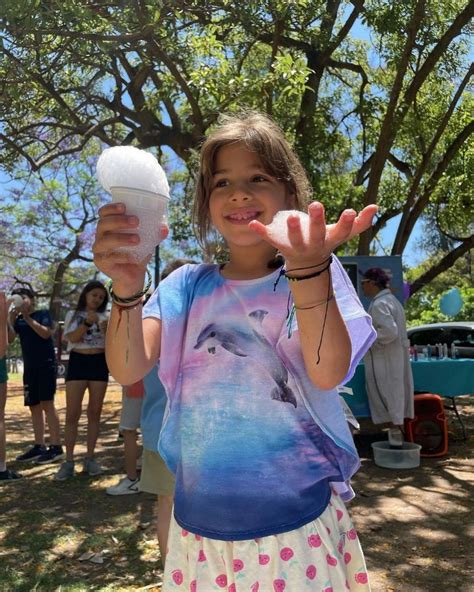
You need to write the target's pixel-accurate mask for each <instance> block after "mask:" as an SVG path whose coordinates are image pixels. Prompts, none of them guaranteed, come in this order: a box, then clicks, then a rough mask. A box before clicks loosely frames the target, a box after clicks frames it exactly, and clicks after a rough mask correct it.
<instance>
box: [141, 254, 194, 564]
mask: <svg viewBox="0 0 474 592" xmlns="http://www.w3.org/2000/svg"><path fill="white" fill-rule="evenodd" d="M187 263H191V264H193V263H196V262H195V261H193V260H192V259H173V260H172V261H170V262H169V263H168V265H166V267H165V268H164V269H163V272H162V273H161V280H164V279H165V278H166V277H168V275H169V274H170V273H171V272H173V271H175V270H176V269H179V268H180V267H181V266H183V265H185V264H187ZM143 384H144V387H145V397H144V399H143V407H142V416H141V432H142V443H143V456H142V470H141V475H140V490H141V491H145V492H146V493H153V494H154V495H156V496H158V499H157V504H156V535H157V538H158V545H159V547H160V552H161V560H162V562H163V565H164V563H165V558H166V549H167V547H168V532H169V527H170V520H171V515H172V511H173V495H174V488H175V477H174V475H173V473H172V472H171V471H170V470H169V468H168V467H167V466H166V463H165V461H164V460H163V458H162V456H161V454H160V453H159V452H158V440H159V437H160V432H161V426H162V424H163V417H164V414H165V409H166V400H167V399H166V392H165V389H164V387H163V384H162V382H161V380H160V378H159V376H158V366H155V367H153V368H152V369H151V370H150V372H149V373H148V374H147V375H146V376H145V378H144V379H143Z"/></svg>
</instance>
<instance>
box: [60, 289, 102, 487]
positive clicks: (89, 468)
mask: <svg viewBox="0 0 474 592" xmlns="http://www.w3.org/2000/svg"><path fill="white" fill-rule="evenodd" d="M108 301H109V296H108V293H107V290H106V289H105V286H104V285H103V284H102V283H101V282H99V281H96V280H93V281H91V282H88V283H87V284H86V286H85V287H84V288H83V290H82V292H81V294H80V296H79V300H78V302H77V306H76V309H75V310H70V311H69V312H68V313H67V315H66V318H65V320H64V332H63V337H64V339H66V340H67V341H68V350H69V352H70V354H69V363H68V368H67V373H66V430H65V438H64V440H65V445H66V461H65V462H64V463H63V464H62V465H61V467H60V469H59V471H58V472H57V473H56V475H55V477H54V478H55V479H56V480H57V481H63V480H64V479H68V478H69V477H72V476H73V475H74V448H75V446H76V441H77V430H78V425H79V419H80V417H81V413H82V400H83V398H84V394H85V392H86V390H88V391H89V401H88V404H87V453H86V457H85V459H84V461H83V472H84V473H87V474H89V475H91V476H96V475H100V474H101V473H102V468H101V467H100V465H99V463H98V462H97V461H96V460H95V458H94V454H95V447H96V444H97V438H98V436H99V430H100V416H101V413H102V405H103V403H104V397H105V392H106V390H107V383H108V380H109V370H108V368H107V362H106V360H105V331H106V328H107V319H108V314H107V313H106V312H105V311H106V308H107V303H108Z"/></svg>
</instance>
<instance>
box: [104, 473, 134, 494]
mask: <svg viewBox="0 0 474 592" xmlns="http://www.w3.org/2000/svg"><path fill="white" fill-rule="evenodd" d="M105 493H108V494H109V495H131V494H133V493H140V489H139V479H138V477H137V478H136V479H135V480H132V479H129V478H128V477H124V478H123V479H120V481H119V482H118V483H117V485H112V487H107V489H106V490H105Z"/></svg>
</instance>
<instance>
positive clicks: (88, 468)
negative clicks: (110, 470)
mask: <svg viewBox="0 0 474 592" xmlns="http://www.w3.org/2000/svg"><path fill="white" fill-rule="evenodd" d="M82 472H83V473H87V474H88V475H90V476H91V477H97V475H102V473H103V472H104V471H103V470H102V467H101V466H100V465H99V463H98V462H97V461H96V460H95V458H85V459H84V462H83V464H82Z"/></svg>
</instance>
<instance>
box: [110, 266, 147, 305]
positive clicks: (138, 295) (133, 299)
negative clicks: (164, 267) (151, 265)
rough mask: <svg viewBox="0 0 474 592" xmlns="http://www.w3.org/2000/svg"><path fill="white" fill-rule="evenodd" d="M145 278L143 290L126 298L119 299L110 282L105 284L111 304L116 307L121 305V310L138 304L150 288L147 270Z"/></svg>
mask: <svg viewBox="0 0 474 592" xmlns="http://www.w3.org/2000/svg"><path fill="white" fill-rule="evenodd" d="M146 278H147V281H146V284H145V287H144V288H143V290H141V292H137V293H136V294H134V295H133V296H129V297H128V298H120V296H117V294H115V292H114V291H113V289H112V280H110V281H109V282H108V283H107V289H108V291H109V294H110V298H111V299H112V302H114V303H115V304H118V305H122V308H128V307H127V305H132V304H138V301H139V300H141V299H142V298H143V296H145V294H146V293H147V292H148V290H149V289H150V288H151V282H152V278H151V273H150V272H149V271H148V269H147V270H146Z"/></svg>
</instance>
